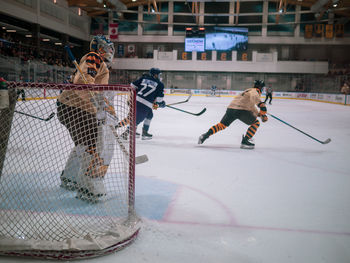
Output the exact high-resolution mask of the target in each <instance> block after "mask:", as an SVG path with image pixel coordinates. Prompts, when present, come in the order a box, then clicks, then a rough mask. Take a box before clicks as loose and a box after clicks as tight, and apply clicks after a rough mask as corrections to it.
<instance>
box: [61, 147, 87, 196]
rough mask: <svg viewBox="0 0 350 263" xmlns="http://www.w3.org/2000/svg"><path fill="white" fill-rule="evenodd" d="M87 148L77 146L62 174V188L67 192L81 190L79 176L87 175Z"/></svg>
mask: <svg viewBox="0 0 350 263" xmlns="http://www.w3.org/2000/svg"><path fill="white" fill-rule="evenodd" d="M85 149H86V146H83V145H77V146H75V147H74V148H73V149H72V151H71V152H70V154H69V157H68V160H67V163H66V166H65V168H64V170H63V172H62V174H61V187H63V188H65V189H67V190H77V189H78V188H79V175H80V174H81V173H85V170H86V167H85V168H84V159H86V158H88V157H89V156H88V155H87V153H86V152H85Z"/></svg>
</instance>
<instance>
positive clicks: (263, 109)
mask: <svg viewBox="0 0 350 263" xmlns="http://www.w3.org/2000/svg"><path fill="white" fill-rule="evenodd" d="M258 107H259V108H260V111H259V113H258V116H259V117H260V118H261V120H262V122H266V121H267V120H268V118H267V116H266V112H267V108H266V105H265V103H264V102H260V103H259V104H258Z"/></svg>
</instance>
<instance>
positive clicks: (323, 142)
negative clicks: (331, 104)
mask: <svg viewBox="0 0 350 263" xmlns="http://www.w3.org/2000/svg"><path fill="white" fill-rule="evenodd" d="M267 115H269V116H271V117H272V118H275V119H276V120H278V121H280V122H282V123H284V124H286V125H288V126H289V127H292V128H293V129H295V130H297V131H298V132H301V133H302V134H305V135H306V136H308V137H310V138H311V139H313V140H315V141H317V142H319V143H322V144H327V143H329V142H330V141H331V139H330V138H328V139H327V140H325V141H320V140H318V139H316V138H315V137H313V136H311V135H309V134H307V133H306V132H303V131H302V130H299V129H298V128H295V127H294V126H292V125H290V124H289V123H287V122H285V121H284V120H281V119H280V118H278V117H276V116H274V115H272V114H270V113H267Z"/></svg>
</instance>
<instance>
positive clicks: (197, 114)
mask: <svg viewBox="0 0 350 263" xmlns="http://www.w3.org/2000/svg"><path fill="white" fill-rule="evenodd" d="M165 106H166V107H169V108H170V109H174V110H178V111H181V112H184V113H187V114H191V115H194V116H199V115H202V114H203V113H204V112H205V111H206V110H207V109H206V108H204V109H203V110H201V111H200V112H198V113H193V112H189V111H185V110H181V109H179V108H175V107H173V106H169V105H165Z"/></svg>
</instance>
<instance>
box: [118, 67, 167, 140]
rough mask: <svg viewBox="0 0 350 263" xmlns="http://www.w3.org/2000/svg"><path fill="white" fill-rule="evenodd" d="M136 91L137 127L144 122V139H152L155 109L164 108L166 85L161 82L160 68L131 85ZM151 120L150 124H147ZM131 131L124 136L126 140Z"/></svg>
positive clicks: (152, 70) (127, 131)
mask: <svg viewBox="0 0 350 263" xmlns="http://www.w3.org/2000/svg"><path fill="white" fill-rule="evenodd" d="M131 86H132V87H134V88H135V89H136V92H137V93H136V126H137V125H139V124H140V123H141V122H144V125H143V129H142V139H144V140H149V139H152V135H151V134H149V133H148V129H149V124H150V120H151V119H152V117H153V112H152V111H153V109H157V108H158V107H160V108H164V107H165V101H164V84H163V83H162V81H161V71H160V69H159V68H151V69H150V71H149V73H147V74H144V75H143V76H142V77H141V78H139V79H137V80H135V81H134V82H132V83H131ZM148 120H149V123H148V122H147V121H148ZM128 134H129V130H128V129H127V130H126V132H124V133H123V134H122V137H123V138H126V137H127V136H128Z"/></svg>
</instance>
